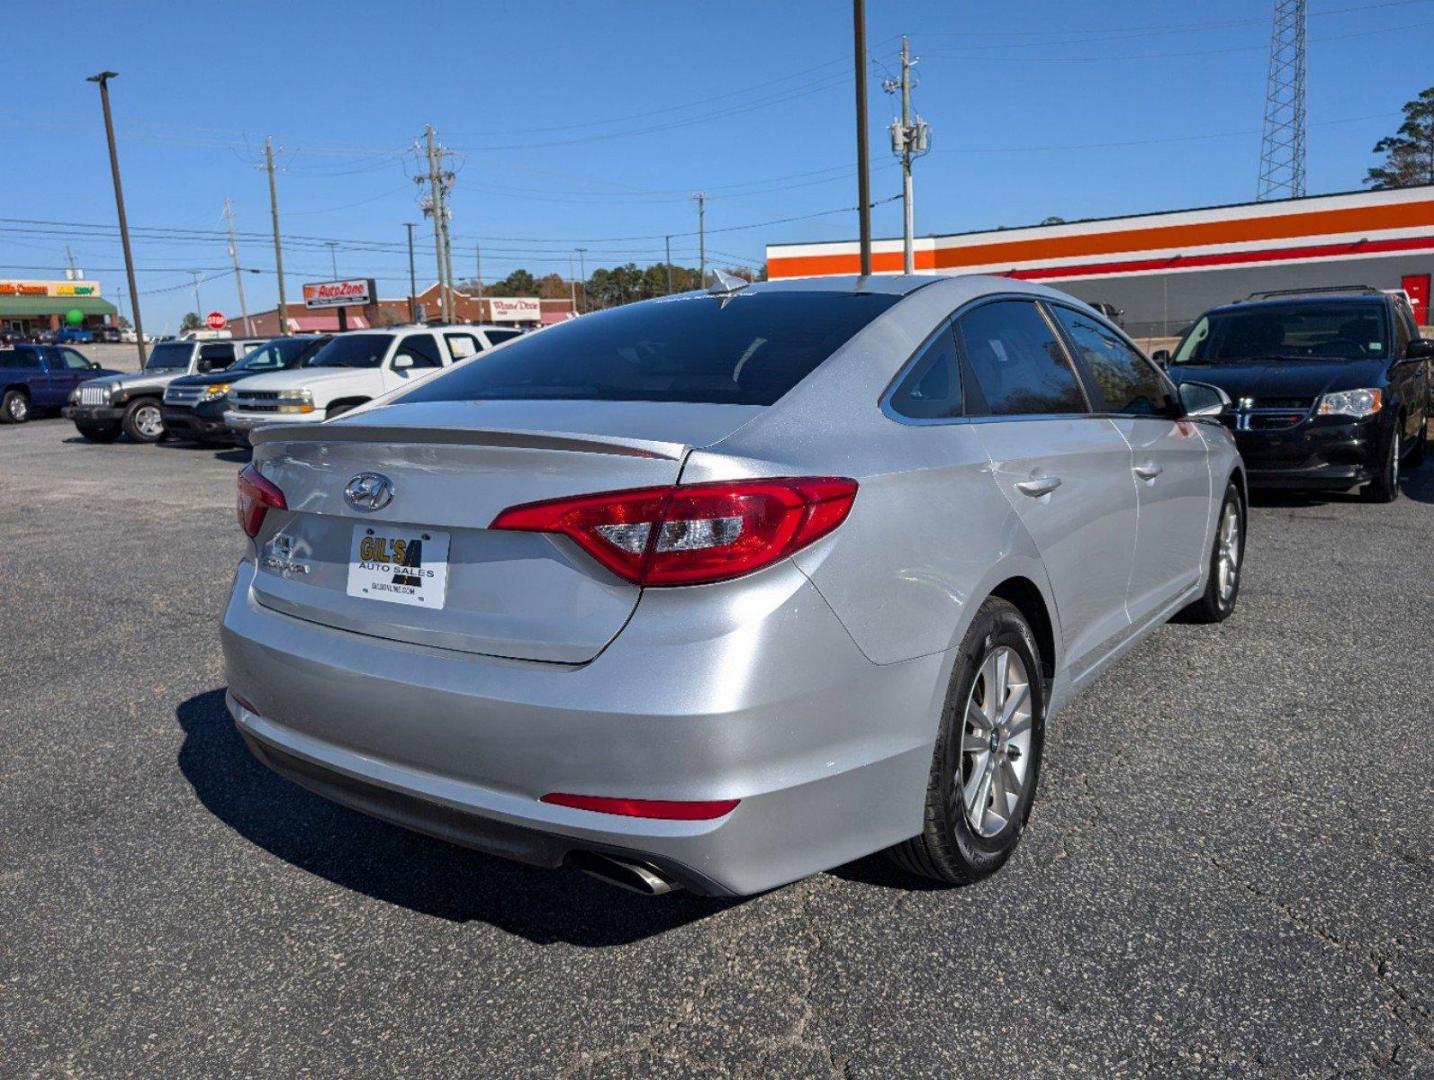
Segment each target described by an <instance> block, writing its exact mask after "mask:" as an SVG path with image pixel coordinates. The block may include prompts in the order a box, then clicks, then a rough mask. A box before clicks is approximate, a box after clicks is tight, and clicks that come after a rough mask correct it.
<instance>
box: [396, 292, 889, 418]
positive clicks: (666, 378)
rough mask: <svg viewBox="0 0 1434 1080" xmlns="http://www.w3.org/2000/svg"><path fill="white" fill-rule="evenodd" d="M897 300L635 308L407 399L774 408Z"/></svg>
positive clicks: (499, 356) (822, 295)
mask: <svg viewBox="0 0 1434 1080" xmlns="http://www.w3.org/2000/svg"><path fill="white" fill-rule="evenodd" d="M900 299H901V298H900V297H899V296H893V295H890V294H886V293H852V292H838V291H835V290H831V291H805V290H803V291H785V290H777V291H772V292H767V291H760V292H740V293H734V294H730V295H726V296H709V295H707V294H705V293H702V294H697V295H688V296H681V297H672V298H668V299H662V300H648V301H644V302H642V303H637V304H628V305H626V306H624V307H618V308H611V309H609V310H607V311H601V312H598V313H596V314H593V315H584V316H582V317H581V318H578V319H571V320H569V321H568V322H565V323H562V324H560V325H558V326H553V327H550V328H549V329H547V330H544V331H543V332H542V333H541V334H529V335H524V336H523V337H522V338H520V339H519V340H517V341H512V342H509V343H508V344H507V345H505V346H504V347H503V348H502V349H499V350H497V351H495V352H494V353H493V354H492V355H491V356H490V357H488V358H487V359H485V360H484V361H483V363H481V364H466V365H464V366H463V367H461V368H458V369H457V370H455V371H453V372H452V373H450V374H444V375H440V376H438V377H437V378H435V379H432V380H430V381H428V382H426V383H424V384H423V385H422V386H419V387H416V388H415V389H414V390H413V391H412V392H411V393H409V394H408V395H406V396H405V397H404V399H403V400H405V401H475V400H504V399H514V400H529V401H685V402H705V403H711V404H718V405H771V404H772V403H774V402H775V401H776V400H777V399H778V398H780V397H781V396H782V395H783V394H785V393H786V392H787V391H788V390H790V389H791V388H792V387H794V386H796V385H797V383H798V382H800V381H801V380H802V379H803V378H805V377H806V376H807V375H809V374H810V373H811V372H812V371H814V370H816V368H817V367H818V366H819V365H820V364H821V363H822V362H823V361H824V360H826V359H827V357H829V356H831V354H832V353H833V352H835V351H836V350H837V349H838V348H840V347H841V346H842V345H844V344H846V342H847V341H848V340H850V338H851V337H852V336H853V335H854V334H855V333H856V332H857V331H859V330H861V329H862V328H863V327H864V326H866V325H867V324H868V323H870V322H871V321H872V320H873V319H875V318H876V317H877V316H878V315H880V314H881V313H882V312H884V311H886V310H888V309H889V308H890V307H891V306H892V305H893V304H895V303H896V302H897V301H898V300H900Z"/></svg>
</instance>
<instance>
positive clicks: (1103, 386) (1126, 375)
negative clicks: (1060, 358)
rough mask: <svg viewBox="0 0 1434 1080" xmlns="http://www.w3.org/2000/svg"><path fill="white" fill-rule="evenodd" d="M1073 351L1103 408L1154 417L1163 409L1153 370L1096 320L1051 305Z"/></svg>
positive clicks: (1164, 402) (1163, 399) (1161, 385)
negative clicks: (1091, 379)
mask: <svg viewBox="0 0 1434 1080" xmlns="http://www.w3.org/2000/svg"><path fill="white" fill-rule="evenodd" d="M1051 310H1052V311H1054V312H1055V315H1056V318H1057V319H1059V320H1060V323H1061V325H1062V326H1064V327H1065V328H1066V333H1068V334H1069V335H1070V337H1071V341H1072V342H1073V343H1074V344H1075V347H1076V352H1077V354H1079V356H1080V358H1081V359H1082V360H1084V361H1085V365H1086V367H1087V368H1088V369H1089V371H1090V374H1091V377H1092V378H1093V379H1094V380H1095V384H1096V386H1098V387H1100V393H1101V396H1102V397H1103V398H1104V399H1105V411H1106V412H1112V413H1121V414H1123V415H1126V416H1156V415H1163V414H1164V413H1165V412H1166V411H1167V405H1168V402H1167V400H1166V396H1165V395H1166V391H1165V385H1164V383H1162V382H1161V381H1160V377H1159V376H1158V375H1156V374H1155V369H1154V368H1152V367H1151V366H1150V365H1149V364H1148V363H1146V362H1145V359H1144V357H1142V356H1140V354H1138V353H1137V352H1136V351H1135V350H1134V349H1132V348H1131V347H1130V346H1129V345H1127V344H1126V343H1125V342H1124V341H1122V340H1121V338H1120V335H1119V334H1116V333H1115V332H1114V331H1112V330H1111V329H1110V327H1108V326H1105V325H1104V324H1102V323H1101V322H1099V321H1098V320H1096V319H1092V318H1091V317H1090V316H1088V315H1082V314H1081V313H1080V312H1079V311H1076V310H1074V309H1073V308H1068V307H1062V306H1060V305H1058V304H1056V305H1052V307H1051Z"/></svg>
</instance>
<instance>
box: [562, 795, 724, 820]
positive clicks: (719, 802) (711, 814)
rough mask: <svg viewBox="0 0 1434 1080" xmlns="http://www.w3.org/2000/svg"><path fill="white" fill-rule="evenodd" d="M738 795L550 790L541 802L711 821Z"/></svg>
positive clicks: (601, 810) (663, 817)
mask: <svg viewBox="0 0 1434 1080" xmlns="http://www.w3.org/2000/svg"><path fill="white" fill-rule="evenodd" d="M740 801H741V800H739V799H712V800H709V801H707V802H675V801H673V800H670V799H614V798H609V797H607V796H605V795H565V794H563V793H562V792H553V793H552V794H550V795H544V796H543V802H545V803H552V804H554V805H555V806H571V807H572V808H573V809H575V810H591V811H593V812H594V813H598V814H621V815H622V816H623V817H641V818H660V819H661V820H663V821H711V820H712V819H713V818H719V817H723V816H725V815H727V814H730V813H731V812H732V811H733V810H735V809H736V808H737V803H738V802H740Z"/></svg>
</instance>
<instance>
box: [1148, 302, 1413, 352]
mask: <svg viewBox="0 0 1434 1080" xmlns="http://www.w3.org/2000/svg"><path fill="white" fill-rule="evenodd" d="M1384 343H1385V319H1384V305H1383V304H1348V303H1308V302H1306V303H1291V304H1261V305H1259V306H1258V307H1250V308H1245V309H1241V308H1231V309H1229V310H1226V311H1215V312H1211V313H1210V314H1209V315H1205V316H1203V317H1202V318H1201V319H1200V320H1199V321H1198V322H1196V324H1195V325H1194V326H1192V327H1191V328H1190V332H1189V333H1188V334H1186V335H1185V340H1184V341H1182V342H1181V343H1180V347H1179V348H1178V349H1177V350H1176V352H1175V363H1177V364H1233V363H1239V362H1240V361H1244V360H1284V359H1290V360H1362V359H1366V358H1369V357H1381V356H1384V355H1385V347H1384Z"/></svg>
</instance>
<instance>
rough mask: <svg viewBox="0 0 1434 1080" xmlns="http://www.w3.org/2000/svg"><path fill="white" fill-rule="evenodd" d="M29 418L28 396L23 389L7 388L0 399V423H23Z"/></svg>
mask: <svg viewBox="0 0 1434 1080" xmlns="http://www.w3.org/2000/svg"><path fill="white" fill-rule="evenodd" d="M28 419H30V398H29V397H28V396H27V395H26V394H25V392H24V391H23V390H7V391H5V397H4V399H3V400H0V424H23V423H24V422H25V421H26V420H28Z"/></svg>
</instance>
